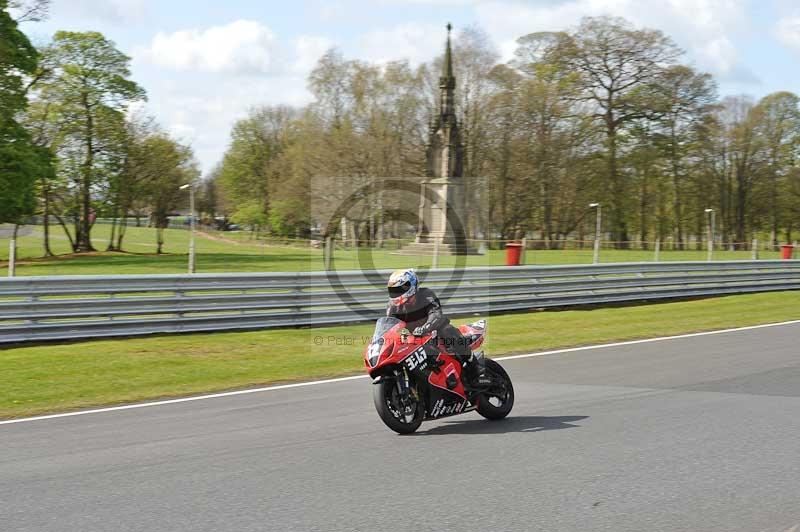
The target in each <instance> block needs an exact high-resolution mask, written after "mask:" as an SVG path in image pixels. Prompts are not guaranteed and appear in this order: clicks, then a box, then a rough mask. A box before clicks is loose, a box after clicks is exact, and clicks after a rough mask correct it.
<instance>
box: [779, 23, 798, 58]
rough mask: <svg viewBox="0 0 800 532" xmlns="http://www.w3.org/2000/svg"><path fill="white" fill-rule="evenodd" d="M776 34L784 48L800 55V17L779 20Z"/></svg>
mask: <svg viewBox="0 0 800 532" xmlns="http://www.w3.org/2000/svg"><path fill="white" fill-rule="evenodd" d="M774 33H775V36H776V37H777V38H778V41H780V42H781V43H782V44H783V45H784V46H786V47H787V48H789V49H790V50H794V51H795V52H798V53H800V15H797V16H794V17H784V18H782V19H781V20H779V21H778V23H777V24H776V25H775V31H774Z"/></svg>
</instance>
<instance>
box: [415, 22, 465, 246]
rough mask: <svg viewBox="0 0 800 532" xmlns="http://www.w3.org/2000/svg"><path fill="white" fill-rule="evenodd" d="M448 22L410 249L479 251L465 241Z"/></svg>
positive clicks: (461, 152) (461, 154) (460, 149)
mask: <svg viewBox="0 0 800 532" xmlns="http://www.w3.org/2000/svg"><path fill="white" fill-rule="evenodd" d="M451 29H452V26H451V25H450V24H448V25H447V44H446V45H445V52H444V64H443V67H442V76H441V77H440V78H439V110H438V113H437V115H436V116H435V117H434V119H433V120H432V121H431V125H430V137H429V140H428V145H427V154H426V158H427V163H428V164H427V173H428V178H427V179H426V180H425V181H423V182H422V183H421V185H420V187H421V189H420V204H419V224H418V226H417V237H416V240H415V241H414V242H413V243H412V244H410V245H408V246H406V247H405V248H404V251H406V252H408V253H418V254H424V253H433V252H434V251H438V252H439V253H440V254H444V255H447V254H450V255H466V254H473V253H476V252H475V250H473V249H470V248H469V246H468V245H467V241H466V229H467V228H466V204H465V199H464V181H463V177H462V176H463V161H464V146H463V144H462V142H461V132H460V129H459V124H458V119H457V118H456V113H455V95H454V92H455V88H456V78H455V76H453V53H452V50H451V47H450V31H451Z"/></svg>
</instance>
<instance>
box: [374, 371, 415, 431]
mask: <svg viewBox="0 0 800 532" xmlns="http://www.w3.org/2000/svg"><path fill="white" fill-rule="evenodd" d="M397 395H398V392H397V384H396V383H395V381H394V380H392V379H384V380H381V381H380V382H379V383H377V384H376V385H375V386H374V388H373V390H372V398H373V400H374V401H375V410H377V411H378V415H379V416H380V418H381V420H382V421H383V422H384V423H385V424H386V426H387V427H389V428H390V429H392V430H393V431H395V432H396V433H398V434H411V433H412V432H415V431H416V430H417V429H418V428H419V426H420V425H421V424H422V419H423V417H425V411H424V409H423V407H422V404H421V403H420V402H417V403H415V406H416V408H415V410H414V414H413V417H412V418H411V419H410V420H408V419H407V417H406V416H405V415H403V413H401V412H400V411H399V408H400V405H399V404H398V397H397Z"/></svg>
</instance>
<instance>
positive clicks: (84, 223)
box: [75, 92, 95, 252]
mask: <svg viewBox="0 0 800 532" xmlns="http://www.w3.org/2000/svg"><path fill="white" fill-rule="evenodd" d="M82 104H83V109H84V112H85V115H86V131H85V134H86V138H85V141H86V158H85V159H84V161H83V169H82V176H81V186H80V194H81V219H80V221H79V223H78V234H77V235H76V237H75V240H76V244H77V251H78V252H85V251H95V249H94V247H93V246H92V241H91V236H90V234H91V222H90V221H89V219H90V217H91V212H92V203H91V201H92V197H91V194H92V170H93V169H94V119H93V117H92V112H91V109H90V106H89V101H88V95H87V94H86V93H85V92H84V93H83V95H82Z"/></svg>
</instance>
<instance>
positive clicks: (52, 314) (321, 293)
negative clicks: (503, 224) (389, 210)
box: [0, 260, 800, 344]
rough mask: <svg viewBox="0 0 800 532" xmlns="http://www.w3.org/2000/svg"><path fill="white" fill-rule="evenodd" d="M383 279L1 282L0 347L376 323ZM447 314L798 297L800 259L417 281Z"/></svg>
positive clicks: (470, 274) (264, 276) (343, 275)
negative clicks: (774, 294) (790, 293)
mask: <svg viewBox="0 0 800 532" xmlns="http://www.w3.org/2000/svg"><path fill="white" fill-rule="evenodd" d="M388 274H389V271H388V270H386V271H371V272H362V271H352V272H298V273H232V274H196V275H130V276H58V277H16V278H11V279H2V280H0V344H2V343H6V344H8V343H16V342H27V341H41V340H64V339H82V338H99V337H109V336H132V335H142V334H155V333H176V332H198V331H223V330H247V329H264V328H272V327H298V326H309V325H338V324H344V323H354V322H366V321H372V320H374V319H376V318H377V317H379V316H381V315H383V311H384V309H385V305H386V292H385V288H384V286H385V284H384V283H385V279H386V278H387V276H388ZM420 275H421V277H422V280H423V282H424V283H425V285H426V286H429V287H431V288H433V289H434V290H435V291H436V292H437V293H438V294H439V295H440V297H441V299H442V302H443V304H444V306H445V310H446V312H447V313H448V314H450V315H467V314H480V315H483V316H486V315H491V314H494V313H500V312H508V311H517V310H526V309H535V308H546V307H565V306H573V305H589V304H603V303H615V302H626V301H648V300H662V299H669V298H678V297H693V296H710V295H725V294H742V293H750V292H766V291H776V290H797V289H800V260H782V261H732V262H711V263H709V262H671V263H664V262H661V263H625V264H598V265H591V266H521V267H490V268H469V269H465V270H431V271H424V272H421V274H420Z"/></svg>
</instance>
